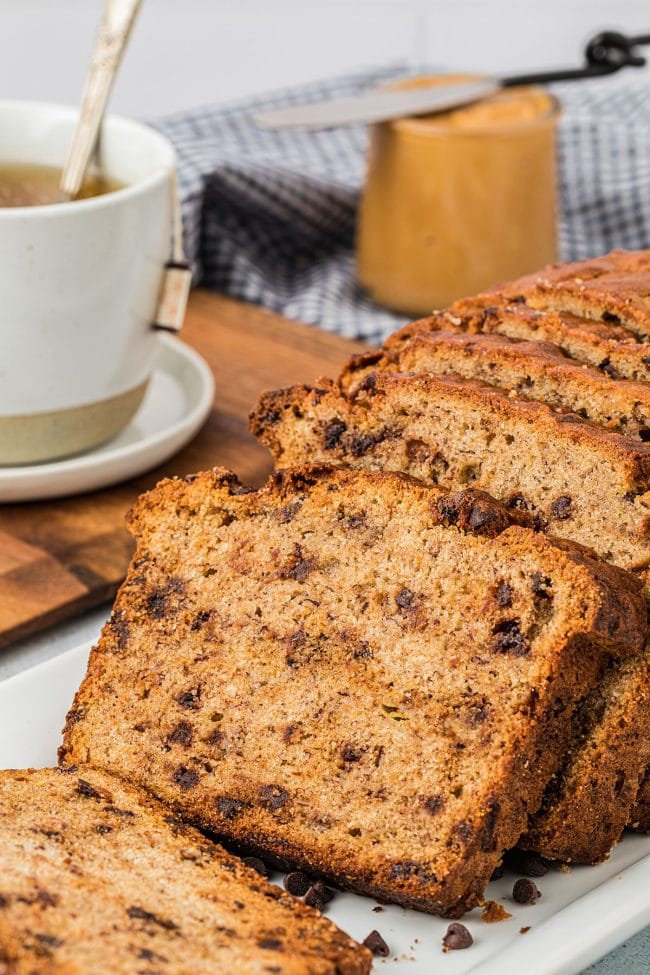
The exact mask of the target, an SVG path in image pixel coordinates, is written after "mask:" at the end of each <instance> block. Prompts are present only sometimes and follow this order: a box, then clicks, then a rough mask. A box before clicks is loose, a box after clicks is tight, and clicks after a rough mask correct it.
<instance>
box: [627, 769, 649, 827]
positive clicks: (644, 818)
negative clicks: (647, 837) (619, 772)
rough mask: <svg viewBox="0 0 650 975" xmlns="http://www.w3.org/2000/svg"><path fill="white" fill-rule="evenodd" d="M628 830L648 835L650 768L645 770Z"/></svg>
mask: <svg viewBox="0 0 650 975" xmlns="http://www.w3.org/2000/svg"><path fill="white" fill-rule="evenodd" d="M630 828H631V829H635V830H638V831H639V832H641V833H650V767H649V768H648V769H646V773H645V777H644V779H643V781H642V783H641V788H640V789H639V794H638V795H637V799H636V803H635V804H634V808H633V810H632V815H631V816H630Z"/></svg>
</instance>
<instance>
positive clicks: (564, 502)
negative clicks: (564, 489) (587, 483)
mask: <svg viewBox="0 0 650 975" xmlns="http://www.w3.org/2000/svg"><path fill="white" fill-rule="evenodd" d="M571 505H572V501H571V498H570V497H569V495H568V494H561V495H560V497H559V498H556V499H555V501H553V502H552V503H551V507H550V509H549V510H550V512H551V516H552V517H553V518H557V520H558V521H566V519H567V518H570V517H571Z"/></svg>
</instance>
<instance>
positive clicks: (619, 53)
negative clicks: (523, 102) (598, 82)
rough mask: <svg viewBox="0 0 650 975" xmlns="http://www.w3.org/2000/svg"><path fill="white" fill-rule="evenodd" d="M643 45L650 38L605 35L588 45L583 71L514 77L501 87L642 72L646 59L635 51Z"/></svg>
mask: <svg viewBox="0 0 650 975" xmlns="http://www.w3.org/2000/svg"><path fill="white" fill-rule="evenodd" d="M643 44H650V34H640V35H638V36H636V37H628V36H626V35H625V34H619V33H618V32H617V31H611V30H610V31H603V32H602V33H600V34H596V36H595V37H592V39H591V40H590V41H589V42H588V44H587V46H586V48H585V64H584V66H583V67H582V68H566V69H558V70H557V71H540V72H537V73H533V74H519V75H510V76H509V77H507V78H502V79H501V84H502V85H503V86H504V87H506V88H510V87H512V86H513V85H547V84H549V83H550V82H552V81H579V80H581V79H582V78H598V77H601V76H602V75H608V74H614V72H616V71H620V69H621V68H642V67H643V66H644V65H645V63H646V59H645V58H644V57H643V56H642V55H640V54H638V53H637V52H636V50H635V48H637V47H639V46H640V45H643Z"/></svg>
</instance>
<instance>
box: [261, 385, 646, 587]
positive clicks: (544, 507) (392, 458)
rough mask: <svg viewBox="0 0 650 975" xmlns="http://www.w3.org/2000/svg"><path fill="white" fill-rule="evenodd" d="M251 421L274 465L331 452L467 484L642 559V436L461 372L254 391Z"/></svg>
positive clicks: (621, 558)
mask: <svg viewBox="0 0 650 975" xmlns="http://www.w3.org/2000/svg"><path fill="white" fill-rule="evenodd" d="M251 429H252V430H253V433H255V435H256V436H257V437H258V438H259V439H260V440H261V441H262V443H264V444H265V445H266V446H267V447H268V448H269V449H270V450H271V452H272V454H273V456H274V458H275V461H276V463H277V465H278V466H281V467H282V466H289V465H293V464H301V463H305V462H307V461H312V460H313V461H321V462H322V461H330V462H333V463H337V464H344V465H349V466H351V467H363V468H370V469H374V470H377V469H384V470H395V471H402V472H405V473H408V474H411V475H413V476H415V477H417V478H420V479H422V480H423V481H425V482H429V483H430V482H437V483H438V484H440V485H441V486H443V487H445V488H446V489H448V490H458V489H459V488H462V487H466V486H468V485H470V486H474V487H478V488H481V489H483V490H485V491H488V492H489V493H490V494H492V495H493V496H494V497H496V498H499V499H500V500H503V501H504V502H505V503H506V505H509V506H511V507H523V508H525V509H527V510H529V511H530V512H531V513H532V514H533V515H534V517H535V518H536V519H537V521H538V524H539V525H540V527H549V529H550V530H551V531H552V532H553V534H554V535H557V536H562V537H565V538H571V539H574V540H575V541H578V542H580V543H582V544H584V545H588V546H590V547H592V548H594V549H595V550H596V552H597V553H598V555H599V556H600V557H602V558H604V559H606V560H608V561H609V560H611V561H613V562H616V563H617V564H619V565H622V566H623V567H625V568H628V569H639V570H644V569H645V568H646V567H647V566H648V563H649V562H650V537H649V535H648V532H649V530H650V520H649V515H650V510H649V506H650V493H648V491H649V487H650V481H649V477H650V447H648V446H647V445H646V444H643V443H638V442H634V441H632V440H630V439H629V438H627V437H621V436H619V435H618V434H616V433H611V432H609V431H606V430H602V429H601V428H599V427H597V426H595V425H594V424H591V423H588V422H587V421H584V420H582V419H581V418H580V417H578V416H576V415H574V414H567V415H561V414H559V413H557V412H555V411H553V410H552V409H551V408H550V407H548V406H546V405H544V404H542V403H535V402H531V401H529V400H524V399H521V398H516V397H513V396H510V395H507V394H506V393H505V392H504V391H503V390H499V389H497V388H495V387H493V386H488V385H486V384H481V383H478V382H474V381H470V380H461V379H458V378H454V377H449V376H434V375H430V374H422V375H416V376H403V375H400V374H379V375H377V376H376V377H375V379H374V380H373V381H372V382H366V383H364V384H363V386H362V388H360V389H357V391H356V392H355V393H353V394H352V395H350V396H346V395H345V394H344V393H343V392H341V390H340V389H339V388H338V387H337V386H336V384H335V383H333V382H332V381H331V380H319V381H318V385H316V386H296V387H293V388H292V389H287V390H278V391H276V392H272V393H267V394H265V395H264V396H262V398H261V400H260V402H259V404H258V406H257V408H256V409H255V410H254V412H253V413H252V415H251Z"/></svg>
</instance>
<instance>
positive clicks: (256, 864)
mask: <svg viewBox="0 0 650 975" xmlns="http://www.w3.org/2000/svg"><path fill="white" fill-rule="evenodd" d="M242 863H243V864H245V866H247V867H250V868H251V870H254V871H255V873H259V874H260V875H261V876H262V877H268V875H269V869H268V867H267V865H266V864H265V863H264V860H260V858H259V857H244V859H243V860H242Z"/></svg>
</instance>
